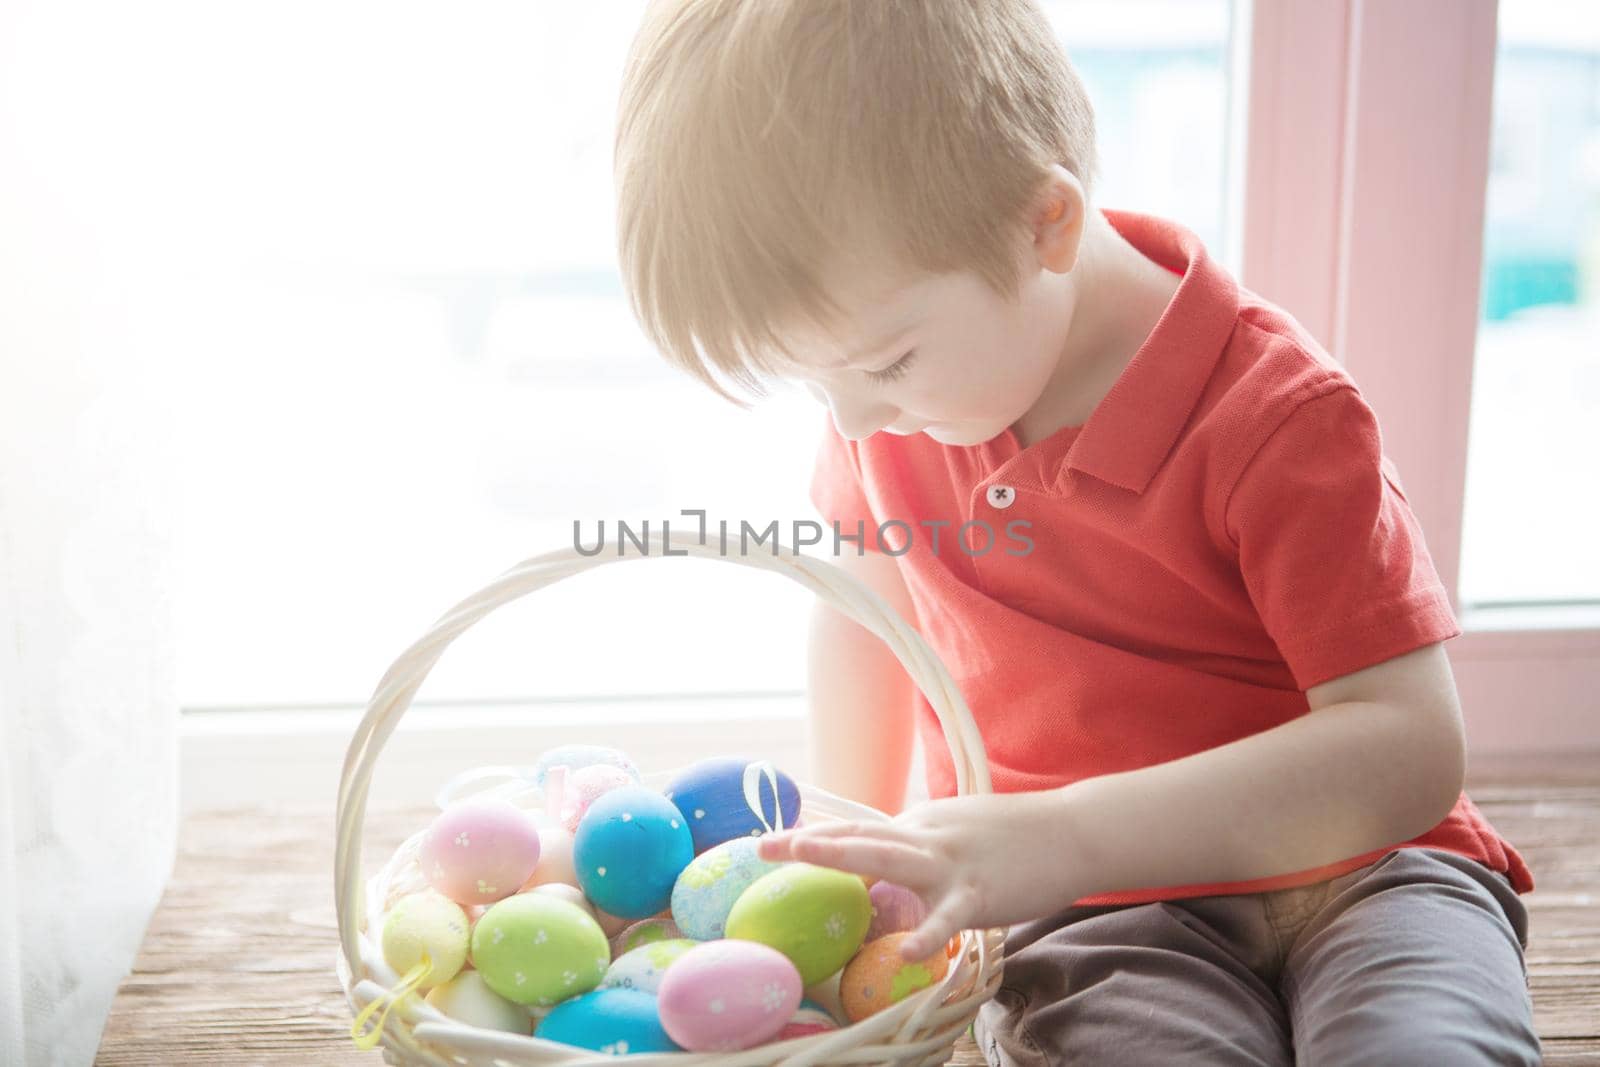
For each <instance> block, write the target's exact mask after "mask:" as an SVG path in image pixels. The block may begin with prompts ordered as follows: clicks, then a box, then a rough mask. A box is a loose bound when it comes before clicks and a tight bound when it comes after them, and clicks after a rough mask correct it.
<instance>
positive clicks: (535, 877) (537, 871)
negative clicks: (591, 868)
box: [522, 826, 578, 889]
mask: <svg viewBox="0 0 1600 1067" xmlns="http://www.w3.org/2000/svg"><path fill="white" fill-rule="evenodd" d="M552 882H561V883H565V884H566V885H570V886H573V887H574V888H576V887H577V885H578V868H577V867H576V866H574V865H573V862H572V831H571V830H563V829H562V828H561V827H559V826H541V827H540V828H539V863H538V865H537V866H536V867H534V869H533V874H531V875H529V876H528V880H527V881H526V882H523V883H522V888H523V889H532V888H533V887H534V886H538V885H549V884H550V883H552Z"/></svg>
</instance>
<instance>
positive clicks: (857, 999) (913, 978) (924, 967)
mask: <svg viewBox="0 0 1600 1067" xmlns="http://www.w3.org/2000/svg"><path fill="white" fill-rule="evenodd" d="M910 936H911V933H910V931H902V932H900V933H894V934H887V935H885V936H883V937H880V938H878V939H877V940H875V941H870V942H868V943H867V944H865V945H863V946H861V951H860V952H857V953H856V955H855V958H854V959H852V960H851V961H850V962H849V963H847V964H845V968H844V974H843V975H842V976H840V978H839V996H840V998H841V999H842V1000H843V1001H844V1011H845V1014H846V1015H847V1016H849V1018H850V1021H851V1022H860V1021H861V1020H862V1019H865V1018H866V1017H867V1016H869V1015H872V1014H874V1013H876V1012H880V1011H882V1010H883V1009H884V1008H887V1007H888V1006H889V1005H891V1004H893V1003H895V1002H896V1001H899V1000H904V999H905V998H906V997H908V996H910V995H911V994H912V993H915V992H916V991H917V990H919V989H926V988H928V987H929V986H931V985H933V983H935V982H937V981H938V980H939V979H941V978H943V977H944V976H945V973H946V972H947V971H948V970H949V969H950V957H949V956H947V955H945V950H944V946H943V945H940V946H939V947H938V948H937V949H935V950H934V951H933V952H931V953H929V954H928V955H927V956H925V957H923V958H922V959H920V960H910V961H907V960H905V959H903V958H902V957H901V955H900V943H901V942H902V941H904V940H905V939H906V938H908V937H910Z"/></svg>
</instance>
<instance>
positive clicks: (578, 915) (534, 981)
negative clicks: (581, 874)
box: [472, 893, 611, 1005]
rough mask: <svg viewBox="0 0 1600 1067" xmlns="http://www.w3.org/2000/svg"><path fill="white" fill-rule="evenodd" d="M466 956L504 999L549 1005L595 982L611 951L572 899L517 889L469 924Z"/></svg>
mask: <svg viewBox="0 0 1600 1067" xmlns="http://www.w3.org/2000/svg"><path fill="white" fill-rule="evenodd" d="M472 961H473V964H474V965H475V966H476V967H477V968H478V970H479V972H481V973H482V974H483V980H484V981H485V982H486V983H488V986H489V988H490V989H492V990H494V991H495V992H496V993H498V994H500V995H501V996H502V997H505V998H506V999H507V1000H510V1001H512V1002H514V1003H517V1004H522V1005H530V1004H535V1005H549V1004H554V1003H556V1002H557V1001H560V1000H565V999H566V998H568V997H573V996H577V995H578V994H580V993H587V992H588V991H589V990H591V989H593V988H594V987H595V986H597V985H599V984H600V979H601V977H602V976H603V975H604V974H605V972H606V968H607V967H608V966H610V964H611V954H610V947H609V946H608V945H607V944H606V935H605V932H604V931H602V930H601V929H600V924H599V923H597V922H595V921H594V919H593V917H591V916H590V915H589V914H588V913H587V912H585V911H584V910H583V909H582V908H580V907H578V906H577V905H576V904H572V903H569V902H568V901H565V900H561V899H560V898H558V897H556V896H553V895H552V894H549V893H518V894H517V895H516V896H514V897H508V898H507V899H505V900H502V901H500V902H499V903H497V904H495V905H493V906H492V907H490V908H489V910H488V911H486V912H484V913H483V917H482V918H481V919H479V920H478V922H477V924H476V925H475V926H473V928H472Z"/></svg>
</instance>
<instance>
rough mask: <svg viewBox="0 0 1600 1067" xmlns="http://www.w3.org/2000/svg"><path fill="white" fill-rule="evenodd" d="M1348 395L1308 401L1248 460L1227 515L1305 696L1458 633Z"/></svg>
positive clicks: (1356, 396)
mask: <svg viewBox="0 0 1600 1067" xmlns="http://www.w3.org/2000/svg"><path fill="white" fill-rule="evenodd" d="M1398 480H1399V479H1398V473H1397V472H1395V470H1394V467H1393V465H1392V464H1391V463H1390V462H1389V461H1388V460H1387V458H1386V457H1385V456H1384V455H1383V447H1382V440H1381V437H1380V434H1379V431H1378V421H1377V417H1376V416H1375V415H1374V413H1373V411H1372V409H1371V408H1370V407H1369V406H1368V404H1367V402H1366V400H1365V399H1364V398H1363V397H1362V396H1361V394H1360V393H1359V392H1358V391H1356V390H1355V389H1354V388H1351V387H1349V386H1341V387H1339V388H1336V389H1334V390H1333V391H1332V392H1329V393H1324V394H1321V395H1319V396H1316V397H1314V398H1312V399H1310V400H1307V401H1304V402H1303V403H1301V404H1300V406H1299V407H1297V408H1296V409H1295V410H1294V411H1293V412H1292V413H1291V414H1290V415H1289V416H1288V418H1286V419H1284V420H1283V422H1282V423H1280V424H1279V425H1278V427H1277V428H1276V429H1274V430H1273V431H1272V433H1271V434H1270V435H1269V436H1268V437H1267V439H1266V440H1265V441H1264V442H1263V443H1262V444H1261V446H1260V447H1259V448H1258V449H1257V450H1256V452H1255V454H1254V455H1253V456H1252V457H1251V458H1250V460H1249V461H1248V462H1247V463H1246V464H1245V466H1244V469H1243V471H1242V473H1241V474H1240V476H1239V478H1238V480H1237V481H1236V482H1235V483H1234V486H1233V489H1232V490H1231V492H1230V494H1229V497H1228V500H1227V504H1226V506H1225V516H1226V521H1227V526H1228V532H1229V534H1230V536H1231V537H1232V539H1233V543H1234V544H1235V545H1236V546H1237V549H1238V555H1239V569H1240V572H1241V574H1242V576H1243V579H1244V583H1245V586H1246V588H1247V589H1248V591H1249V594H1250V598H1251V601H1252V602H1253V603H1254V604H1255V606H1256V610H1257V611H1258V613H1259V614H1260V616H1261V621H1262V623H1263V625H1264V626H1265V628H1266V630H1267V633H1268V634H1269V635H1270V636H1271V637H1272V639H1273V641H1274V642H1275V643H1276V644H1277V646H1278V651H1279V653H1280V654H1281V655H1282V656H1283V658H1284V662H1286V663H1287V664H1288V666H1289V670H1290V671H1291V672H1292V673H1293V675H1294V678H1295V682H1296V684H1297V685H1299V686H1300V688H1301V689H1302V690H1305V689H1310V688H1311V687H1313V686H1316V685H1320V684H1321V683H1323V682H1326V681H1329V680H1330V679H1333V678H1338V677H1340V676H1342V675H1345V674H1349V673H1351V672H1352V671H1357V670H1361V669H1362V668H1365V667H1370V666H1372V665H1374V664H1376V663H1382V662H1383V661H1385V660H1388V659H1393V658H1394V657H1395V656H1399V655H1403V654H1404V653H1406V652H1410V651H1413V650H1415V649H1418V648H1421V647H1423V646H1425V645H1430V644H1434V643H1436V642H1439V641H1443V640H1446V639H1448V638H1451V637H1455V636H1458V635H1459V634H1460V633H1461V627H1460V626H1459V625H1458V624H1457V622H1456V618H1455V614H1454V612H1453V610H1452V609H1451V606H1450V599H1449V596H1448V595H1447V594H1446V592H1445V589H1444V585H1443V583H1442V582H1441V581H1440V580H1439V575H1438V573H1437V572H1436V571H1435V570H1434V566H1433V560H1432V559H1431V558H1430V557H1429V555H1428V550H1427V546H1426V545H1425V543H1424V541H1423V536H1422V529H1421V526H1420V525H1419V524H1418V522H1417V518H1416V516H1415V515H1414V514H1413V513H1412V511H1411V507H1410V505H1409V504H1408V503H1407V502H1406V499H1405V497H1404V495H1403V494H1402V493H1401V491H1400V489H1399V487H1398V485H1397V483H1398Z"/></svg>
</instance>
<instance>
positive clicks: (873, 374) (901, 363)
mask: <svg viewBox="0 0 1600 1067" xmlns="http://www.w3.org/2000/svg"><path fill="white" fill-rule="evenodd" d="M916 354H917V350H916V349H914V348H913V349H912V350H911V351H909V352H907V353H906V354H905V355H903V356H901V357H900V358H899V359H897V360H895V361H894V362H893V363H891V364H889V365H888V366H887V367H885V368H883V369H882V370H869V371H867V372H866V374H867V379H868V380H869V381H873V382H892V381H894V380H895V379H896V378H898V377H900V376H901V375H902V374H904V373H905V372H906V368H907V367H909V366H910V365H911V359H912V357H913V356H915V355H916Z"/></svg>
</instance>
